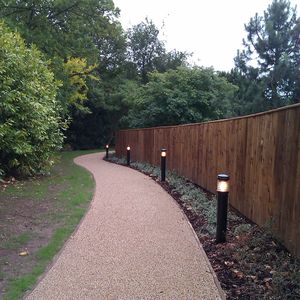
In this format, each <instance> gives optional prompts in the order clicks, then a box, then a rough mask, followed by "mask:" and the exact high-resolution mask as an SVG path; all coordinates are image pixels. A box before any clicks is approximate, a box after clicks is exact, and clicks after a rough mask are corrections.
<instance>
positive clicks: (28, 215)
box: [0, 151, 94, 300]
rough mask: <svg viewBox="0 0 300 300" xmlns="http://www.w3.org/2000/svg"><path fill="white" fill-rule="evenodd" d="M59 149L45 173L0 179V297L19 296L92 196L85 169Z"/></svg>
mask: <svg viewBox="0 0 300 300" xmlns="http://www.w3.org/2000/svg"><path fill="white" fill-rule="evenodd" d="M85 153H88V152H86V151H84V152H83V151H75V152H63V153H61V154H58V155H57V157H56V164H55V167H54V168H53V169H52V171H51V173H50V174H49V175H48V176H41V177H34V178H31V179H28V180H15V179H14V178H10V179H9V180H5V181H4V180H2V181H1V183H0V190H1V193H0V299H6V300H8V299H10V300H12V299H20V298H21V297H22V295H24V292H26V291H28V290H29V289H30V287H32V286H33V285H34V284H35V282H36V280H37V278H38V276H40V275H41V274H42V273H43V272H44V270H45V268H46V267H47V266H48V265H49V263H50V262H51V260H52V258H53V257H54V255H55V254H57V252H58V251H59V250H60V249H61V247H62V245H63V244H64V242H65V241H66V239H67V238H68V237H69V236H70V235H71V233H72V232H73V231H74V229H75V227H76V226H77V224H78V223H79V221H80V219H81V218H82V216H83V215H84V213H85V212H86V210H87V207H88V205H89V203H90V201H91V199H92V195H93V190H94V181H93V179H92V176H91V175H90V173H88V172H87V171H86V170H84V169H83V168H81V167H79V166H76V165H75V164H74V163H73V158H74V157H76V156H79V155H81V154H85Z"/></svg>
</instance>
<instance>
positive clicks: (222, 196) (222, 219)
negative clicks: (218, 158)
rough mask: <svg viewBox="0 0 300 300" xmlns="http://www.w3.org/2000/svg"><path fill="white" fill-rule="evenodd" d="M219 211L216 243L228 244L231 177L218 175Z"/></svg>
mask: <svg viewBox="0 0 300 300" xmlns="http://www.w3.org/2000/svg"><path fill="white" fill-rule="evenodd" d="M217 192H218V209H217V233H216V243H224V242H226V230H227V210H228V194H229V176H228V175H226V174H219V175H218V184H217Z"/></svg>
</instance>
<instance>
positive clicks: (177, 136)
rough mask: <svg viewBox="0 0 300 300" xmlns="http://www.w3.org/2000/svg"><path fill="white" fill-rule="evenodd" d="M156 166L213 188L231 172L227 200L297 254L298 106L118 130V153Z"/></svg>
mask: <svg viewBox="0 0 300 300" xmlns="http://www.w3.org/2000/svg"><path fill="white" fill-rule="evenodd" d="M127 145H130V146H131V147H132V159H134V160H140V161H146V162H149V163H151V164H155V165H159V164H160V149H161V148H163V147H164V148H167V153H168V154H167V165H168V169H171V170H174V171H176V172H177V173H178V174H179V175H182V176H185V177H187V178H189V179H190V180H192V181H193V182H195V183H197V184H199V185H200V186H202V187H203V188H205V189H207V190H209V191H211V192H215V190H216V176H217V174H218V173H220V172H226V173H228V174H229V175H230V177H231V179H230V186H231V188H230V203H231V205H232V206H234V207H235V208H236V209H238V210H239V211H240V212H241V213H242V214H244V215H245V216H246V217H248V218H249V219H251V220H252V221H254V222H255V223H257V224H259V225H266V224H267V223H270V224H271V225H272V229H273V231H274V233H275V234H276V235H277V236H278V237H279V238H280V239H281V240H283V241H284V243H285V245H286V246H287V247H288V248H289V249H290V250H291V251H292V252H294V253H295V254H297V255H298V256H300V239H299V236H300V226H299V222H300V104H296V105H291V106H287V107H285V108H281V109H277V110H273V111H269V112H265V113H261V114H256V115H251V116H246V117H242V118H235V119H229V120H222V121H213V122H206V123H202V124H190V125H183V126H170V127H159V128H150V129H149V128H147V129H134V130H122V131H119V132H117V133H116V155H117V156H125V155H126V146H127Z"/></svg>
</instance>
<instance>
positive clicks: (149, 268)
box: [26, 153, 223, 300]
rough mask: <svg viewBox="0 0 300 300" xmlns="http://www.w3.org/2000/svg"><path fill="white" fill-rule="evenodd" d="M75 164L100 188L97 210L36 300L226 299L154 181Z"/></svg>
mask: <svg viewBox="0 0 300 300" xmlns="http://www.w3.org/2000/svg"><path fill="white" fill-rule="evenodd" d="M103 155H104V154H103V153H101V154H99V153H96V154H89V155H85V156H81V157H78V158H76V159H75V162H76V163H77V164H79V165H81V166H83V167H85V168H86V169H88V170H89V171H90V172H91V173H92V174H93V176H94V178H95V181H96V191H95V195H94V199H93V201H92V203H91V207H90V209H89V211H88V212H87V214H86V216H85V217H84V219H83V221H82V222H81V224H80V226H79V227H78V229H77V230H76V232H75V233H74V234H73V235H72V236H71V238H70V239H69V240H68V242H67V243H66V245H65V247H64V249H63V250H62V251H61V253H60V254H59V256H58V257H57V259H56V260H55V262H54V264H53V266H52V267H51V268H50V269H49V271H48V272H47V273H46V274H45V275H44V277H43V278H42V279H41V281H40V282H39V283H38V285H37V286H36V287H35V289H34V290H33V291H32V292H31V293H30V294H29V295H28V296H27V297H26V299H27V300H33V299H38V300H42V299H105V300H106V299H107V300H110V299H111V300H112V299H114V300H117V299H118V300H120V299H130V300H131V299H197V300H198V299H204V300H209V299H222V298H223V292H222V291H221V290H220V288H219V287H218V284H217V283H215V282H216V279H215V278H214V273H213V272H212V270H211V268H210V265H209V262H208V260H207V258H206V256H205V253H204V251H203V250H202V247H201V245H200V244H199V242H198V240H197V238H196V236H195V233H194V231H193V230H192V228H191V226H190V224H189V223H188V221H187V219H186V217H185V216H184V215H183V213H182V211H181V210H180V208H179V207H178V205H177V204H176V203H175V201H174V200H173V199H172V198H171V196H170V195H169V194H167V193H166V192H165V191H164V190H163V189H162V188H161V187H160V186H159V185H158V184H156V183H155V182H154V181H153V180H152V179H151V178H149V177H148V176H146V175H143V174H141V173H139V172H137V171H135V170H132V169H130V168H127V167H123V166H118V165H115V164H112V163H108V162H105V161H103V160H102V158H103Z"/></svg>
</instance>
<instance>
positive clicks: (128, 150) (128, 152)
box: [126, 146, 130, 166]
mask: <svg viewBox="0 0 300 300" xmlns="http://www.w3.org/2000/svg"><path fill="white" fill-rule="evenodd" d="M126 149H127V166H130V147H129V146H127V148H126Z"/></svg>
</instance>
